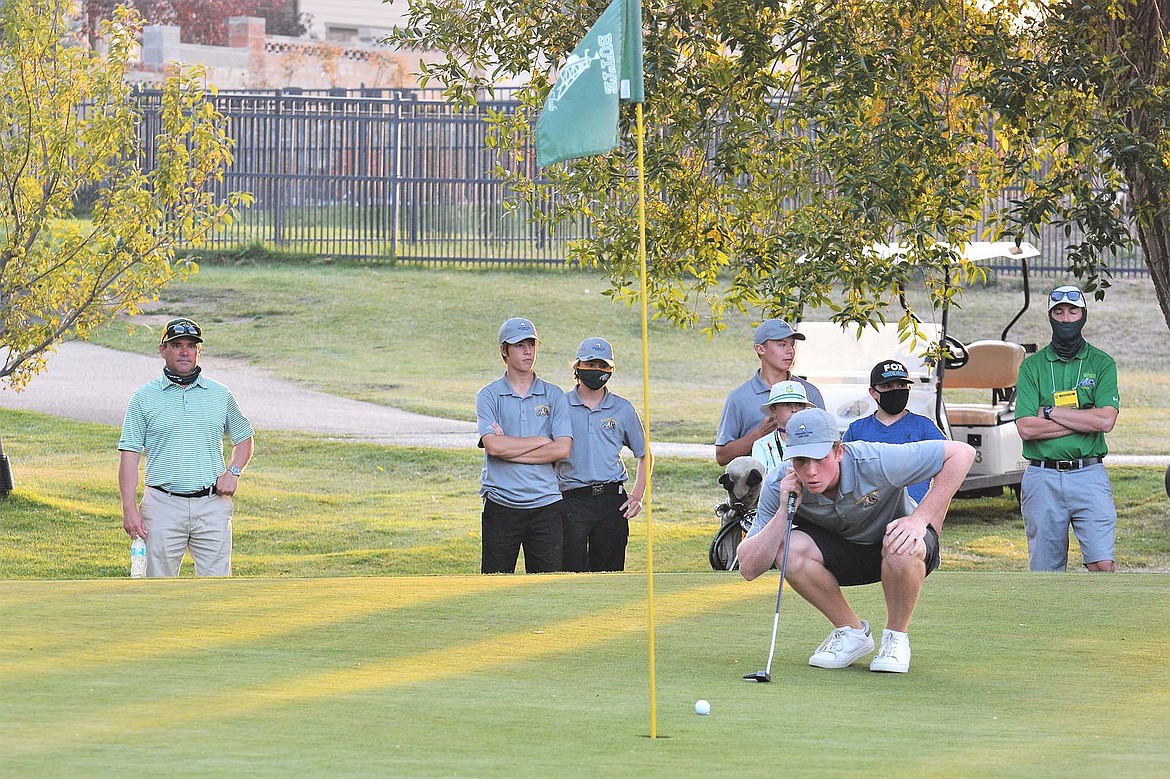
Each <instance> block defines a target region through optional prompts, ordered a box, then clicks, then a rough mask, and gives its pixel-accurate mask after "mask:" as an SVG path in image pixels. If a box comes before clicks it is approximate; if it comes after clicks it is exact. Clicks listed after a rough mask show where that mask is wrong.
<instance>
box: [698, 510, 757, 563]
mask: <svg viewBox="0 0 1170 779" xmlns="http://www.w3.org/2000/svg"><path fill="white" fill-rule="evenodd" d="M715 516H717V517H719V521H720V523H721V524H720V527H719V532H717V533H716V534H715V537H714V538H713V539H711V548H710V549H708V550H707V560H708V561H709V562H710V563H711V568H713V569H714V570H716V571H736V570H739V555H738V554H737V552H738V550H739V542H740V541H742V540H743V539H744V536H745V535H747V532H748V531H749V530H751V527H752V522H753V521H754V520H755V518H756V509H755V507H752V509H751V510H750V511H747V512H740V511H738V510H737V509H736V508H735V507H734V506H729V505H727V504H726V503H720V504H719V505H718V506H716V507H715Z"/></svg>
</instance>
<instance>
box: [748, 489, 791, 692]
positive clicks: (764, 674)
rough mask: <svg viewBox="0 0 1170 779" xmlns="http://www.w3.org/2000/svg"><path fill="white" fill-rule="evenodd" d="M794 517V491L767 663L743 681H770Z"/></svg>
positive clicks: (785, 533) (789, 498)
mask: <svg viewBox="0 0 1170 779" xmlns="http://www.w3.org/2000/svg"><path fill="white" fill-rule="evenodd" d="M795 517H796V493H795V492H793V493H790V494H789V495H788V521H787V524H786V526H785V528H784V553H783V554H781V555H780V586H779V587H778V588H777V590H776V616H775V617H774V618H773V619H772V646H771V647H770V648H769V649H768V664H767V665H766V666H765V667H764V670H762V671H757V672H756V673H754V674H744V675H743V678H744V681H747V682H759V683H761V684H764V683H767V682H770V681H772V657H773V656H775V654H776V632H777V630H778V629H779V628H780V598H781V596H783V595H784V574H785V572H786V571H787V569H788V540H789V539H790V538H791V537H792V520H793V519H794V518H795Z"/></svg>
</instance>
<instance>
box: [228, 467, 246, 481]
mask: <svg viewBox="0 0 1170 779" xmlns="http://www.w3.org/2000/svg"><path fill="white" fill-rule="evenodd" d="M243 472H244V469H243V468H241V467H240V466H238V465H233V466H231V467H230V468H228V473H230V474H231V475H232V476H235V477H236V478H237V479H238V478H240V474H241V473H243Z"/></svg>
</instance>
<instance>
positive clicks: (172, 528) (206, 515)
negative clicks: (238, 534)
mask: <svg viewBox="0 0 1170 779" xmlns="http://www.w3.org/2000/svg"><path fill="white" fill-rule="evenodd" d="M232 508H233V504H232V499H231V498H228V497H224V496H222V495H208V496H207V497H205V498H179V497H176V496H174V495H168V494H166V493H165V492H159V491H158V490H156V489H153V488H151V487H147V488H146V492H145V493H143V496H142V504H141V506H140V507H139V510H140V511H141V512H142V518H143V519H144V520H145V522H146V534H147V535H146V575H147V577H148V578H155V577H165V576H178V575H179V564H180V563H181V562H182V561H183V552H185V551H188V550H190V552H191V559H192V560H194V561H195V575H196V576H231V575H232Z"/></svg>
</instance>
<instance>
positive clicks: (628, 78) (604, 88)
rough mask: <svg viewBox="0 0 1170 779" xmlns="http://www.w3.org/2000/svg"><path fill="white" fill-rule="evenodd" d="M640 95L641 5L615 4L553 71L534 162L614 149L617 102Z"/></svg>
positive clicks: (627, 0) (633, 1)
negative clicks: (551, 84) (559, 67)
mask: <svg viewBox="0 0 1170 779" xmlns="http://www.w3.org/2000/svg"><path fill="white" fill-rule="evenodd" d="M643 95H644V92H643V84H642V3H641V0H613V2H612V3H610V4H609V7H608V8H606V9H605V12H604V13H602V14H601V18H599V19H598V20H597V21H596V22H595V23H594V25H593V26H592V27H590V28H589V32H587V33H585V37H584V38H582V39H581V42H580V43H579V44H577V48H575V49H573V52H572V54H570V55H569V58H568V59H567V60H565V63H564V64H563V65H562V66H561V69H560V72H558V73H557V80H556V83H554V84H553V88H552V91H550V92H549V94H548V99H546V100H545V103H544V110H543V111H541V114H540V118H539V119H537V120H536V164H537V165H539V166H541V167H544V166H545V165H552V164H553V163H555V162H561V161H563V160H571V159H574V158H576V157H588V156H590V155H593V154H604V153H605V152H607V151H610V150H612V149H614V148H615V147H616V146H617V145H618V108H619V105H620V102H621V100H623V99H625V100H628V101H630V102H633V103H641V102H642V101H643V99H644V98H643Z"/></svg>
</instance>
